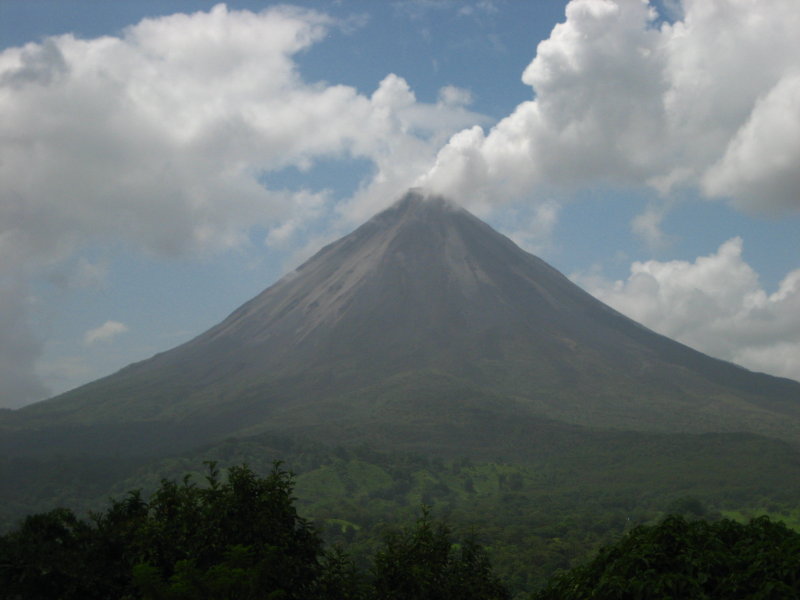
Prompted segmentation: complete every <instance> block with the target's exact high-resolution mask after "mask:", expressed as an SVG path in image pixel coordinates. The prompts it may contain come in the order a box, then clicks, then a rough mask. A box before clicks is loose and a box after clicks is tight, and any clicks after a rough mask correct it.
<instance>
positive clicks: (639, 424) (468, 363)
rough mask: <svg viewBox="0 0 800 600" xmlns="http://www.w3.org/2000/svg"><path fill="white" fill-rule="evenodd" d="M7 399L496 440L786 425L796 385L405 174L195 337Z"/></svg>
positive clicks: (145, 432)
mask: <svg viewBox="0 0 800 600" xmlns="http://www.w3.org/2000/svg"><path fill="white" fill-rule="evenodd" d="M12 417H13V418H12V419H10V420H9V424H7V425H6V430H7V431H8V432H10V431H12V430H13V431H14V432H15V434H14V435H15V436H22V438H25V439H33V438H32V437H31V436H34V437H36V439H38V440H39V442H37V443H41V442H42V440H44V439H49V440H52V439H58V440H60V442H59V443H65V444H67V445H68V442H66V441H64V440H72V442H71V443H74V444H78V442H77V441H76V440H83V441H81V442H80V443H81V444H86V443H88V442H86V441H85V440H88V439H91V440H94V442H92V443H96V444H101V445H103V444H105V446H103V447H108V448H111V447H113V448H115V449H116V450H120V449H121V448H123V447H130V446H131V445H139V446H142V445H148V444H151V445H154V446H158V447H163V446H165V445H166V446H170V445H171V446H170V447H173V446H174V447H187V446H190V445H192V444H199V443H204V442H210V441H214V440H219V439H222V438H224V437H226V436H244V435H250V434H257V433H262V432H282V433H291V434H302V435H309V436H315V437H317V438H319V439H322V440H325V441H336V442H337V443H358V442H364V441H368V442H379V443H382V444H385V445H387V446H392V447H398V446H399V447H415V448H420V447H425V448H428V447H437V448H448V447H452V448H455V447H459V446H462V445H464V444H468V445H472V446H480V445H481V444H484V445H485V446H487V447H491V448H493V449H496V448H499V447H500V446H501V445H502V444H503V443H509V442H508V440H510V439H514V440H515V442H514V443H515V444H524V443H526V440H530V439H531V438H533V437H536V436H537V435H545V434H544V433H542V432H545V431H548V432H553V431H559V432H562V433H563V432H565V431H572V430H574V429H575V428H576V427H577V428H586V427H590V428H592V429H594V430H598V429H600V430H629V431H653V432H689V433H701V432H732V431H746V432H752V433H758V434H763V435H767V436H770V437H776V438H781V439H784V440H788V441H791V442H794V443H796V442H800V383H798V382H795V381H792V380H788V379H781V378H777V377H772V376H768V375H765V374H759V373H753V372H750V371H748V370H746V369H743V368H741V367H738V366H735V365H733V364H730V363H727V362H724V361H720V360H717V359H714V358H711V357H709V356H706V355H704V354H702V353H700V352H697V351H695V350H692V349H690V348H688V347H686V346H684V345H682V344H679V343H677V342H675V341H672V340H670V339H668V338H666V337H664V336H661V335H659V334H656V333H654V332H653V331H651V330H649V329H647V328H645V327H643V326H642V325H640V324H638V323H636V322H634V321H632V320H630V319H628V318H627V317H625V316H623V315H621V314H620V313H618V312H616V311H614V310H613V309H611V308H609V307H608V306H606V305H605V304H603V303H601V302H600V301H598V300H597V299H595V298H594V297H592V296H591V295H589V294H588V293H586V292H585V291H583V290H582V289H581V288H579V287H578V286H576V285H575V284H573V283H572V282H570V281H569V280H568V279H567V278H566V277H564V276H563V275H562V274H560V273H559V272H558V271H556V270H555V269H554V268H552V267H551V266H549V265H548V264H546V263H545V262H544V261H542V260H540V259H539V258H537V257H536V256H533V255H531V254H529V253H527V252H525V251H523V250H522V249H520V248H519V247H517V246H516V245H515V244H514V243H513V242H512V241H511V240H510V239H508V238H507V237H505V236H503V235H501V234H500V233H498V232H497V231H495V230H493V229H492V228H491V227H490V226H489V225H487V224H486V223H484V222H483V221H481V220H479V219H478V218H476V217H475V216H473V215H472V214H470V213H469V212H467V211H466V210H464V209H463V208H460V207H459V206H458V205H456V204H454V203H451V202H449V201H448V200H446V199H444V198H441V197H429V196H426V195H425V194H424V193H422V192H420V191H411V192H409V193H408V194H406V195H405V196H404V197H403V198H402V199H400V200H399V201H398V202H396V203H395V204H394V205H393V206H391V207H390V208H389V209H387V210H385V211H383V212H381V213H380V214H378V215H377V216H375V217H373V218H372V219H371V220H369V221H368V222H366V223H365V224H363V225H362V226H361V227H359V228H358V229H356V230H355V231H353V232H352V233H350V234H349V235H347V236H345V237H343V238H341V239H339V240H338V241H336V242H334V243H332V244H330V245H328V246H326V247H325V248H323V249H322V250H320V251H319V252H318V253H317V254H316V255H315V256H313V257H312V258H311V259H310V260H308V261H307V262H306V263H305V264H303V265H302V266H300V267H299V268H298V269H296V270H295V271H293V272H291V273H289V274H288V275H286V276H285V277H283V278H282V279H281V280H279V281H278V282H277V283H275V284H274V285H272V286H271V287H269V288H268V289H266V290H265V291H264V292H262V293H261V294H259V295H258V296H256V297H255V298H253V299H252V300H250V301H249V302H247V303H246V304H244V305H243V306H241V307H240V308H238V309H237V310H235V311H234V312H233V313H232V314H231V315H230V316H229V317H227V318H226V319H225V320H224V321H222V322H221V323H220V324H218V325H216V326H215V327H213V328H211V329H210V330H208V331H206V332H205V333H203V334H201V335H199V336H198V337H196V338H195V339H193V340H191V341H189V342H187V343H185V344H183V345H181V346H179V347H176V348H174V349H172V350H169V351H167V352H164V353H161V354H158V355H156V356H154V357H152V358H150V359H148V360H145V361H142V362H139V363H135V364H132V365H130V366H128V367H126V368H124V369H122V370H121V371H119V372H117V373H115V374H113V375H110V376H108V377H105V378H103V379H100V380H97V381H95V382H92V383H90V384H88V385H85V386H83V387H80V388H77V389H75V390H73V391H70V392H68V393H66V394H62V395H60V396H57V397H55V398H52V399H50V400H47V401H44V402H40V403H37V404H34V405H31V406H29V407H26V408H23V409H21V410H19V411H15V414H14V415H12ZM554 435H555V434H554ZM22 438H19V439H18V440H17V441H18V442H20V440H21V439H22ZM20 443H21V442H20ZM78 445H80V444H78Z"/></svg>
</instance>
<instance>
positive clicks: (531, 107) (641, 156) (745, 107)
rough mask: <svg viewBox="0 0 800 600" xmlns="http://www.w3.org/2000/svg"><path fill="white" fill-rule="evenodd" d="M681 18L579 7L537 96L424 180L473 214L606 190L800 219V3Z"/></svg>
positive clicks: (691, 12)
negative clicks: (554, 188)
mask: <svg viewBox="0 0 800 600" xmlns="http://www.w3.org/2000/svg"><path fill="white" fill-rule="evenodd" d="M674 8H675V7H673V9H674ZM681 8H682V10H673V11H672V13H673V14H675V15H677V16H678V17H680V20H678V21H675V22H674V23H669V22H659V21H658V20H657V17H658V15H657V13H656V11H655V9H654V8H653V6H651V5H650V4H649V3H648V2H646V1H641V0H572V1H571V2H570V3H569V4H568V5H567V7H566V20H565V21H564V22H563V23H560V24H559V25H557V26H556V27H555V28H554V29H553V31H552V33H551V35H550V37H549V38H548V39H547V40H545V41H543V42H541V43H540V44H539V46H538V48H537V52H536V57H535V58H534V60H533V61H532V62H531V63H530V65H528V67H527V69H526V70H525V72H524V73H523V76H522V80H523V81H524V82H525V83H526V84H528V85H530V86H531V88H532V89H533V92H534V95H535V97H534V99H532V100H530V101H527V102H524V103H522V104H520V105H519V106H518V107H517V108H516V110H515V111H514V112H513V113H512V114H511V115H509V116H508V117H506V118H505V119H503V120H501V121H500V122H499V123H498V124H497V125H496V126H494V127H493V128H492V129H491V130H490V131H489V132H488V133H485V132H484V131H483V130H482V129H481V128H472V129H468V130H465V131H462V132H460V133H458V134H456V135H455V136H454V137H453V138H452V140H451V141H450V143H449V144H448V145H447V146H445V147H444V148H443V149H442V150H441V151H440V153H439V155H438V158H437V160H436V163H435V164H434V166H433V167H432V168H431V169H430V170H429V172H428V173H427V174H426V175H425V176H424V177H422V178H421V179H420V180H419V182H418V183H419V184H421V185H428V186H431V187H433V188H435V189H436V190H437V191H439V192H443V193H453V194H454V195H456V196H460V197H467V198H468V199H469V201H470V202H472V203H473V204H480V203H482V202H489V201H492V202H498V201H500V202H502V201H507V200H509V199H519V198H524V197H531V196H532V193H531V190H532V189H535V188H536V187H537V186H550V185H554V184H555V185H560V186H564V187H565V188H575V187H579V186H586V185H593V184H597V183H600V182H603V183H611V184H622V185H650V186H652V187H654V188H655V189H657V190H659V191H660V192H662V193H669V191H670V189H671V187H672V186H675V185H684V186H686V185H688V186H693V187H695V188H696V189H698V190H700V191H701V192H702V193H704V194H706V195H708V196H715V197H716V196H720V197H725V198H729V199H730V200H731V201H732V202H733V203H734V204H735V205H736V206H738V207H742V208H746V209H748V210H757V211H764V212H779V211H796V210H798V209H800V195H798V194H797V189H798V182H799V180H798V177H799V176H798V172H799V171H798V169H797V165H798V164H800V142H798V140H800V95H799V94H800V11H798V10H797V2H796V1H795V0H769V1H767V0H761V1H759V0H685V2H683V6H682V7H681ZM651 216H652V214H651ZM652 224H653V221H652V220H651V221H650V223H649V225H652ZM640 225H642V226H646V225H648V223H645V222H644V221H642V222H641V223H640Z"/></svg>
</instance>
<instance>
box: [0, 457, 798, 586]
mask: <svg viewBox="0 0 800 600" xmlns="http://www.w3.org/2000/svg"><path fill="white" fill-rule="evenodd" d="M367 452H368V451H366V450H362V451H360V452H359V451H353V450H351V451H345V450H341V451H340V452H339V454H340V455H339V456H338V457H330V459H329V462H327V463H325V464H323V465H321V466H320V467H318V468H317V469H313V470H310V471H307V474H311V475H313V476H309V477H305V481H304V482H301V480H302V478H301V477H298V478H295V477H294V476H292V475H291V474H290V473H289V472H287V471H286V470H284V469H283V468H282V467H281V466H280V465H279V464H273V465H272V466H271V467H270V468H269V470H268V472H267V474H266V475H265V476H260V475H258V474H257V473H256V471H255V470H253V469H251V468H250V467H246V466H235V467H231V468H230V469H228V470H227V473H226V474H223V473H221V472H220V471H219V469H217V467H216V463H213V462H211V463H208V464H207V467H208V468H207V470H206V471H205V472H204V473H202V474H201V475H200V476H198V474H196V473H195V474H192V473H189V474H186V475H185V476H184V477H183V478H182V479H180V480H177V481H176V480H170V479H164V480H162V481H161V482H160V483H159V484H158V486H157V487H156V488H155V489H154V491H153V492H152V493H150V494H149V496H146V495H145V494H144V493H143V492H141V491H135V492H130V493H128V494H127V495H124V496H122V497H121V499H119V498H118V499H115V500H111V501H110V503H107V505H106V507H105V508H104V509H103V510H99V511H93V512H91V513H90V514H89V515H88V516H86V517H79V516H77V515H76V514H75V513H74V512H73V511H72V510H70V509H65V508H60V509H55V510H51V511H48V512H45V513H39V514H34V515H30V516H28V517H26V518H25V519H24V520H23V521H22V522H21V523H20V524H19V525H18V526H17V527H16V528H13V529H11V530H10V531H8V532H7V533H6V534H5V535H3V536H2V537H0V597H3V598H9V599H35V598H48V599H57V598H65V599H67V598H69V599H71V598H81V599H88V600H91V599H92V598H98V599H99V598H131V599H134V598H137V599H138V598H141V599H153V600H156V599H187V600H188V599H195V598H208V599H212V598H213V599H221V598H231V599H233V598H237V599H243V600H247V599H249V598H253V599H261V598H268V599H272V600H275V599H278V598H282V599H292V598H297V599H306V600H314V599H317V598H318V599H328V598H331V599H333V598H338V599H342V600H347V599H350V598H353V599H358V600H373V599H382V600H383V599H386V600H389V599H396V600H401V599H419V600H426V599H431V600H434V599H439V600H447V599H451V598H452V599H463V600H470V599H475V600H478V599H486V600H491V599H494V598H512V597H513V598H520V599H528V598H530V599H535V600H540V599H541V600H545V599H555V598H611V597H614V598H664V597H676V598H678V597H680V598H722V597H724V598H754V597H763V598H794V597H797V595H798V594H800V534H798V533H796V532H794V531H793V530H791V529H789V528H788V527H786V526H785V525H784V524H782V523H776V522H774V521H772V520H770V519H769V518H767V517H761V518H758V519H754V520H751V521H750V522H749V523H746V524H743V523H737V522H736V521H733V520H731V519H726V518H720V515H719V514H713V513H710V512H709V510H708V508H707V507H706V506H704V504H703V502H701V501H700V500H698V499H696V498H687V497H683V498H678V499H676V500H672V501H671V502H670V506H669V508H670V509H671V510H672V511H674V512H677V513H683V516H680V515H672V516H667V517H663V515H660V514H659V515H657V513H656V512H655V511H653V512H651V513H647V514H645V513H646V511H645V513H641V514H638V513H636V514H638V516H637V517H636V518H641V519H645V518H647V517H650V516H652V517H653V519H651V521H652V524H648V525H634V524H631V523H630V522H629V521H628V520H627V518H625V519H624V520H623V521H620V522H617V516H616V514H615V513H614V512H613V511H612V512H610V513H603V512H595V514H594V517H593V518H592V515H591V513H592V512H593V511H600V510H601V508H602V507H603V506H611V505H613V502H611V504H603V502H601V501H598V502H594V503H592V502H589V504H588V505H586V506H585V507H584V509H583V510H579V506H578V505H579V504H581V501H579V499H577V498H576V499H575V503H573V504H572V505H569V504H568V505H565V506H560V507H558V506H556V504H557V502H553V503H551V504H546V505H544V506H528V505H527V503H526V502H525V497H524V495H522V492H523V491H524V490H525V489H526V487H527V485H528V484H526V481H525V478H524V476H523V472H524V471H521V470H514V469H513V468H512V467H511V466H509V465H505V466H501V465H494V466H493V467H492V466H488V465H480V466H478V465H471V464H469V461H463V460H462V461H461V463H455V462H453V463H450V464H446V463H442V464H441V465H435V464H431V463H429V462H428V463H427V464H426V461H424V460H423V459H419V458H417V459H413V458H412V457H408V461H407V464H406V466H405V468H404V467H395V468H396V469H397V470H396V471H395V472H394V473H393V474H392V476H388V473H384V474H383V475H381V473H380V472H379V471H377V470H376V469H378V468H379V467H378V466H377V464H376V463H377V462H378V461H379V459H380V458H381V455H377V456H373V457H372V462H367V461H365V460H364V459H365V458H367V457H366V456H363V455H364V454H365V453H367ZM360 454H361V456H360ZM307 458H308V459H309V460H316V459H315V458H314V456H313V452H309V453H308V455H307ZM384 458H385V457H384ZM415 460H416V462H415ZM435 462H436V461H434V463H435ZM392 464H395V465H396V464H397V461H396V460H395V461H393V463H392ZM445 472H449V473H450V474H451V475H452V476H453V477H455V478H456V479H457V480H459V481H460V482H461V486H462V488H463V491H464V494H466V495H467V496H471V497H474V500H475V503H474V504H472V505H471V506H467V505H461V506H460V508H457V507H456V505H457V504H458V503H454V505H453V507H451V509H450V510H448V508H447V507H446V506H442V502H445V501H446V498H447V497H448V496H450V495H452V493H451V492H449V491H447V490H450V489H451V488H448V487H447V486H445V485H444V484H443V483H442V482H443V481H445V480H446V479H447V478H446V477H445V475H444V473H445ZM359 473H360V474H359ZM433 473H438V474H439V475H440V476H441V477H442V478H443V479H442V480H437V479H436V478H435V477H433V476H432V474H433ZM359 477H361V479H363V480H376V481H377V480H380V479H382V477H387V479H386V480H385V481H384V483H388V484H389V485H390V486H396V487H402V488H403V490H399V489H398V490H395V491H394V492H393V494H389V493H387V492H385V489H386V488H385V486H384V487H381V486H377V485H376V486H375V489H377V490H379V491H380V490H384V491H383V492H382V493H378V494H372V495H370V494H371V492H369V491H368V488H369V486H367V485H366V484H365V483H364V481H358V478H359ZM419 478H423V479H424V480H425V481H426V482H427V483H426V484H424V485H420V483H419V481H415V480H418V479H419ZM501 481H502V482H503V483H502V484H501V485H500V487H499V489H500V490H501V494H502V495H503V497H506V498H507V499H506V500H504V501H501V503H502V502H505V503H508V504H510V505H511V506H512V508H513V511H515V512H516V511H519V512H520V513H521V514H520V516H521V519H520V520H517V522H516V523H512V522H504V520H505V519H508V515H506V516H505V517H503V516H500V518H497V515H492V514H491V513H489V512H486V511H490V510H492V509H493V508H495V509H496V506H497V504H495V503H493V502H490V501H489V500H488V499H486V498H485V499H484V500H480V496H481V494H484V492H485V490H486V489H487V488H488V487H490V486H492V485H497V484H499V483H500V482H501ZM337 482H338V483H337ZM451 483H452V482H451ZM337 485H341V486H343V488H345V492H346V491H347V488H348V487H349V489H350V492H349V493H347V494H346V495H347V496H348V497H349V498H350V501H351V502H352V503H353V505H354V506H349V507H348V506H347V505H346V503H345V502H344V500H343V499H341V498H340V499H339V500H338V501H337V502H338V506H339V507H340V508H341V509H342V510H343V511H344V512H336V505H337V502H331V503H329V505H328V506H327V511H328V512H327V513H325V512H324V510H323V508H324V506H323V505H324V504H325V502H324V501H322V502H321V503H320V502H318V503H317V504H316V505H315V504H314V503H313V502H310V501H309V500H308V499H307V500H305V501H303V500H300V499H298V498H297V497H299V496H300V495H301V493H302V495H305V496H306V498H310V497H312V496H313V495H314V489H315V488H318V487H319V486H327V487H331V486H332V488H333V489H335V488H336V486H337ZM303 487H305V490H302V489H301V488H303ZM402 491H405V493H406V495H407V497H409V502H408V503H405V504H404V503H400V502H397V501H396V498H397V497H398V494H400V492H402ZM515 494H516V495H515ZM381 495H383V496H388V497H390V498H395V500H394V501H392V500H382V499H381ZM484 495H486V494H484ZM486 496H487V498H490V497H491V494H489V495H486ZM326 497H327V495H326ZM361 498H368V500H369V501H368V502H363V504H364V510H362V511H361V512H359V511H358V510H355V508H354V507H357V506H358V505H359V503H360V502H361ZM565 498H566V495H560V500H564V499H565ZM303 505H305V509H304V510H308V509H309V508H311V509H313V510H314V511H316V512H317V513H318V515H319V516H318V518H317V519H316V520H315V521H314V522H311V521H310V520H308V519H306V518H304V517H303V516H301V508H300V507H301V506H303ZM369 507H371V508H369ZM623 508H626V509H627V508H629V507H623ZM345 509H348V510H349V511H350V512H349V513H347V512H346V511H345ZM393 509H394V510H398V511H399V512H398V514H396V515H394V516H393V517H390V516H389V515H388V514H381V511H382V510H386V511H388V510H393ZM606 510H608V509H606ZM501 512H502V511H501ZM508 514H511V513H510V512H509V513H508ZM343 515H348V516H349V518H347V519H345V518H342V516H343ZM545 515H549V517H545ZM593 521H594V522H595V523H596V526H594V527H593V526H592V522H593ZM528 528H530V529H528ZM578 532H581V533H578ZM562 535H563V537H560V536H562ZM542 540H545V541H544V542H543V541H542ZM582 544H583V547H582V548H578V546H581V545H582ZM528 545H530V547H528ZM515 550H516V554H515V555H514V554H513V552H514V551H515Z"/></svg>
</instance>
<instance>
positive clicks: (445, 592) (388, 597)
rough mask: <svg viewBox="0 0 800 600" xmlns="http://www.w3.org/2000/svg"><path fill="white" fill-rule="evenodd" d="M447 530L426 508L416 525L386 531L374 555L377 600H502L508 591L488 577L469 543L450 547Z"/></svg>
mask: <svg viewBox="0 0 800 600" xmlns="http://www.w3.org/2000/svg"><path fill="white" fill-rule="evenodd" d="M450 537H451V531H450V529H449V528H448V527H447V526H446V525H444V524H443V523H434V522H432V521H431V519H430V515H429V513H428V511H427V510H425V511H423V515H422V517H421V518H420V519H419V520H418V521H417V524H416V527H413V528H409V529H405V530H403V531H396V532H392V533H390V534H389V535H387V536H386V539H385V545H384V548H383V549H382V550H380V551H379V552H378V554H377V556H376V557H375V566H374V572H375V581H374V586H375V591H376V598H379V599H380V600H439V599H443V598H454V599H455V598H458V599H459V600H505V599H506V598H509V594H508V591H507V590H506V589H505V588H504V586H503V585H502V584H501V583H500V580H499V579H498V578H497V576H495V575H494V574H493V573H492V568H491V565H490V564H489V560H488V559H487V557H486V554H485V553H484V552H483V550H482V548H481V547H480V546H479V545H478V544H477V543H476V542H475V541H474V540H472V539H470V540H467V541H466V542H465V543H464V544H462V545H461V547H460V548H459V549H456V548H454V547H453V545H452V543H451V541H450Z"/></svg>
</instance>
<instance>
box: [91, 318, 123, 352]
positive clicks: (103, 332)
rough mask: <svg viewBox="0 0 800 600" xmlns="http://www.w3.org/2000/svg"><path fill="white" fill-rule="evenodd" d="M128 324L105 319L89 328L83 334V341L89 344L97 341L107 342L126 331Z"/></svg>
mask: <svg viewBox="0 0 800 600" xmlns="http://www.w3.org/2000/svg"><path fill="white" fill-rule="evenodd" d="M127 331H128V326H127V325H125V324H124V323H120V322H119V321H106V322H105V323H103V324H102V325H100V327H95V328H94V329H90V330H89V331H87V332H86V333H85V334H84V335H83V342H84V343H85V344H87V345H89V346H91V345H92V344H96V343H97V342H109V341H111V340H112V339H113V338H115V337H117V336H118V335H120V334H122V333H127Z"/></svg>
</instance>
